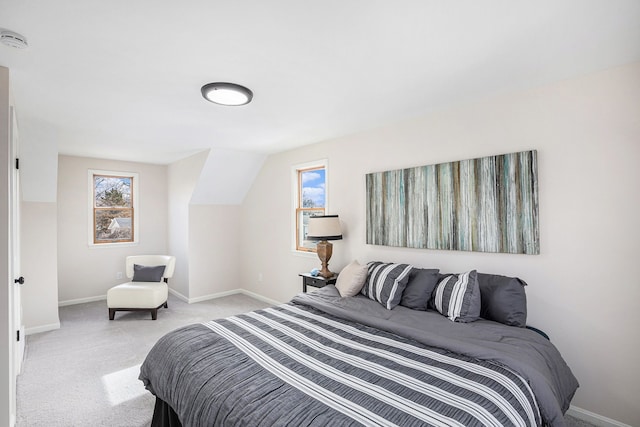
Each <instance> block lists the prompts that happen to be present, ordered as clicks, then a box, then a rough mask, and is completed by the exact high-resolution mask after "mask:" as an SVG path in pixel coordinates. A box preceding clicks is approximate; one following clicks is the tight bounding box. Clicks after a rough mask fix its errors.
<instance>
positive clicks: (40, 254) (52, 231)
mask: <svg viewBox="0 0 640 427" xmlns="http://www.w3.org/2000/svg"><path fill="white" fill-rule="evenodd" d="M20 220H21V223H20V229H21V248H20V253H21V267H22V275H23V276H24V277H25V280H26V283H25V285H24V286H23V287H22V313H23V320H24V325H25V327H26V332H27V334H31V333H37V332H42V331H46V330H51V329H57V328H59V327H60V319H59V317H58V245H57V238H58V233H57V230H58V224H57V222H58V215H57V205H56V203H48V202H39V203H38V202H22V204H21V212H20Z"/></svg>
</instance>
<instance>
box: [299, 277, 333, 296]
mask: <svg viewBox="0 0 640 427" xmlns="http://www.w3.org/2000/svg"><path fill="white" fill-rule="evenodd" d="M300 277H302V292H307V286H313V287H315V288H322V287H324V286H327V285H335V284H336V280H337V279H338V275H337V274H334V275H333V276H331V277H329V278H328V279H325V278H324V277H322V276H312V275H311V274H309V273H300Z"/></svg>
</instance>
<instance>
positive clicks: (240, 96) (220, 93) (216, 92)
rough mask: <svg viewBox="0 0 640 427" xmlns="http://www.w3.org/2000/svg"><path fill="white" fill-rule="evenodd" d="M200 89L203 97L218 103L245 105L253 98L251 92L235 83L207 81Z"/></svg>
mask: <svg viewBox="0 0 640 427" xmlns="http://www.w3.org/2000/svg"><path fill="white" fill-rule="evenodd" d="M201 91H202V96H204V99H206V100H207V101H211V102H213V103H216V104H220V105H232V106H235V105H245V104H248V103H250V102H251V99H253V92H251V91H250V90H249V89H247V88H246V87H244V86H240V85H237V84H235V83H222V82H218V83H209V84H206V85H204V86H202V90H201Z"/></svg>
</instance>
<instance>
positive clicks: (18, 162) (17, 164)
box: [16, 157, 20, 169]
mask: <svg viewBox="0 0 640 427" xmlns="http://www.w3.org/2000/svg"><path fill="white" fill-rule="evenodd" d="M16 169H20V159H19V158H17V157H16Z"/></svg>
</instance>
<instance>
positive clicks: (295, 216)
mask: <svg viewBox="0 0 640 427" xmlns="http://www.w3.org/2000/svg"><path fill="white" fill-rule="evenodd" d="M314 169H324V207H323V208H304V207H302V206H301V204H302V180H301V179H300V177H301V176H302V173H303V172H307V171H310V170H314ZM291 183H292V191H291V194H292V198H291V199H292V210H291V211H292V227H291V229H292V233H291V250H292V252H294V253H296V254H301V255H304V254H309V255H313V254H316V252H317V251H316V248H315V247H314V248H307V247H304V246H300V245H299V242H300V240H299V234H298V233H299V231H300V223H299V219H300V213H301V212H305V211H307V212H308V211H318V213H319V214H321V215H326V214H327V212H329V162H328V161H327V159H322V160H317V161H313V162H307V163H301V164H297V165H294V166H292V167H291Z"/></svg>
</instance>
